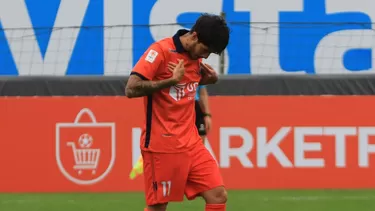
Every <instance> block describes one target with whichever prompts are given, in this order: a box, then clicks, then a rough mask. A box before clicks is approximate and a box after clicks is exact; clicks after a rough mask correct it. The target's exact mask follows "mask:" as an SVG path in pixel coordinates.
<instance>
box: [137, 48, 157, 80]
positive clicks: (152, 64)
mask: <svg viewBox="0 0 375 211" xmlns="http://www.w3.org/2000/svg"><path fill="white" fill-rule="evenodd" d="M163 60H164V54H163V51H162V49H161V47H160V46H159V45H158V44H155V43H154V44H152V45H151V46H150V47H149V48H148V49H147V51H146V52H145V53H144V54H143V55H142V57H141V58H140V59H139V60H138V62H137V64H136V65H135V66H134V68H133V71H132V73H131V74H135V75H138V76H140V77H141V78H143V79H147V80H152V79H153V78H154V77H155V75H156V72H157V71H158V69H159V66H160V65H161V64H162V62H163Z"/></svg>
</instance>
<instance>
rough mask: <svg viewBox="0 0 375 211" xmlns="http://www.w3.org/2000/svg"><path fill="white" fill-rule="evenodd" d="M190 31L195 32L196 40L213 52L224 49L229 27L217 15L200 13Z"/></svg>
mask: <svg viewBox="0 0 375 211" xmlns="http://www.w3.org/2000/svg"><path fill="white" fill-rule="evenodd" d="M190 32H196V33H197V37H198V41H199V42H201V43H203V44H204V45H206V46H207V47H208V48H209V50H210V51H211V52H212V53H215V54H220V53H221V52H222V51H224V49H225V48H226V47H227V45H228V42H229V27H228V26H227V23H226V21H225V19H224V18H223V17H221V16H219V15H213V14H208V13H204V14H202V15H201V16H200V17H199V18H198V19H197V21H196V22H195V24H194V26H193V27H192V28H191V30H190Z"/></svg>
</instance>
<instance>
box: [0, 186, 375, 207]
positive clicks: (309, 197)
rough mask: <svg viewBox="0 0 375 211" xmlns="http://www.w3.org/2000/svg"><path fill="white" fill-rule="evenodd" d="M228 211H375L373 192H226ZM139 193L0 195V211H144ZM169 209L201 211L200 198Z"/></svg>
mask: <svg viewBox="0 0 375 211" xmlns="http://www.w3.org/2000/svg"><path fill="white" fill-rule="evenodd" d="M228 194H229V195H228V196H229V201H228V207H227V210H228V211H237V210H238V211H243V210H249V211H375V190H282V191H264V190H257V191H256V190H252V191H229V193H228ZM143 206H144V199H143V195H142V193H105V194H103V193H101V194H88V193H87V194H86V193H80V194H0V211H88V210H90V211H138V210H139V211H143ZM169 210H176V211H177V210H178V211H190V210H191V211H192V210H194V211H200V210H202V211H204V203H203V201H202V199H198V200H195V201H184V202H183V203H172V204H170V205H169Z"/></svg>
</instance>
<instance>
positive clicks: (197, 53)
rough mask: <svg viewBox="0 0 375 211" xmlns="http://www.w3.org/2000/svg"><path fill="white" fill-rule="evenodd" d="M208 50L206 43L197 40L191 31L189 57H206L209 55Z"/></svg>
mask: <svg viewBox="0 0 375 211" xmlns="http://www.w3.org/2000/svg"><path fill="white" fill-rule="evenodd" d="M210 53H211V52H210V50H209V49H208V47H207V46H206V45H204V44H203V43H201V42H199V41H198V38H197V36H196V34H195V32H193V36H192V40H191V42H190V49H189V54H190V57H191V59H200V58H204V59H207V58H208V57H209V56H210Z"/></svg>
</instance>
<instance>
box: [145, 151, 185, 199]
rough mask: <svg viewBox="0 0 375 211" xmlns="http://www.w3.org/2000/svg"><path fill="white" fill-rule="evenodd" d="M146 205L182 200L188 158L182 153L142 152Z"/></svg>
mask: <svg viewBox="0 0 375 211" xmlns="http://www.w3.org/2000/svg"><path fill="white" fill-rule="evenodd" d="M142 156H143V168H144V182H145V183H144V185H145V195H146V203H147V205H155V204H164V203H168V202H171V201H182V200H183V196H184V188H185V184H186V180H187V176H188V169H189V160H188V159H187V158H188V156H187V155H186V154H184V153H179V154H166V153H153V152H145V151H143V152H142Z"/></svg>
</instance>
